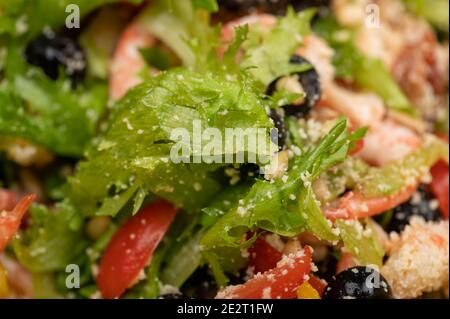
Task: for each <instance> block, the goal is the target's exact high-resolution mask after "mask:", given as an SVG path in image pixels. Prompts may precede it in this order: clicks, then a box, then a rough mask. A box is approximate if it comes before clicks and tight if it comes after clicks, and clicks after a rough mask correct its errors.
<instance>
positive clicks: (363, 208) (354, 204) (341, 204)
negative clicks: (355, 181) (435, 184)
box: [325, 183, 418, 220]
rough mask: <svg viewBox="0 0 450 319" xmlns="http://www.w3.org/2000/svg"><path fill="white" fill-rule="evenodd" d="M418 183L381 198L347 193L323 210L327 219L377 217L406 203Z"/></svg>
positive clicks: (354, 192)
mask: <svg viewBox="0 0 450 319" xmlns="http://www.w3.org/2000/svg"><path fill="white" fill-rule="evenodd" d="M417 187H418V183H414V184H413V185H409V186H407V187H406V188H404V189H402V190H400V191H399V192H397V193H395V194H393V195H389V196H383V197H374V198H365V197H364V196H363V195H362V194H361V193H359V192H357V191H350V192H347V193H346V194H345V195H344V197H342V198H340V199H339V200H337V202H335V203H333V204H332V205H329V206H328V207H326V208H325V216H326V217H327V218H328V219H331V220H335V219H338V218H342V219H358V218H365V217H371V216H375V215H378V214H380V213H382V212H385V211H387V210H389V209H392V208H394V207H396V206H398V205H400V204H401V203H403V202H405V201H407V200H408V199H409V198H410V197H411V196H412V195H413V194H414V192H415V191H416V189H417Z"/></svg>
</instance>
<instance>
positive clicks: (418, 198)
mask: <svg viewBox="0 0 450 319" xmlns="http://www.w3.org/2000/svg"><path fill="white" fill-rule="evenodd" d="M413 216H419V217H422V218H423V219H425V220H426V221H438V220H441V219H442V214H441V213H440V211H439V207H438V201H437V199H435V198H434V197H433V195H432V194H431V192H430V191H429V190H428V189H427V187H426V185H421V186H420V187H419V189H418V190H417V192H416V193H415V194H414V195H413V196H412V197H411V198H410V199H409V200H408V201H407V202H405V203H403V204H401V205H399V206H397V207H395V208H394V209H393V211H392V216H391V218H390V221H389V222H388V223H387V225H385V230H386V231H388V232H391V231H395V232H401V231H402V230H403V229H404V228H405V227H406V225H408V224H409V221H410V220H411V218H412V217H413Z"/></svg>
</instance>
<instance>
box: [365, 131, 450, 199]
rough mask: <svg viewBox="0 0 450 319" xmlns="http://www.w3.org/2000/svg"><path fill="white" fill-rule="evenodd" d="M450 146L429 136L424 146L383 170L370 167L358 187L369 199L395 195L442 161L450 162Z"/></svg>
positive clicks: (384, 167) (382, 168)
mask: <svg viewBox="0 0 450 319" xmlns="http://www.w3.org/2000/svg"><path fill="white" fill-rule="evenodd" d="M448 153H449V147H448V144H446V143H445V142H443V141H441V140H439V139H438V138H437V137H435V136H431V135H430V136H427V138H426V141H425V143H424V145H423V146H422V147H421V148H419V149H417V150H415V151H413V152H412V153H410V154H409V155H406V156H405V157H404V158H402V159H400V160H397V161H393V162H391V163H389V164H387V165H385V166H383V167H381V168H377V167H370V168H369V169H368V170H367V171H366V174H365V175H364V176H363V178H362V179H361V180H360V181H359V183H358V184H359V185H358V187H359V188H360V190H361V191H362V193H363V194H364V195H365V196H367V197H377V196H385V195H391V194H395V193H396V192H398V191H399V190H401V189H402V188H404V187H405V186H406V185H407V184H408V183H409V184H411V183H415V182H416V181H417V180H418V179H420V178H421V177H423V176H425V175H426V174H428V172H429V170H430V168H431V167H432V166H433V165H434V164H435V163H436V162H437V161H438V160H440V159H442V160H445V161H446V162H448Z"/></svg>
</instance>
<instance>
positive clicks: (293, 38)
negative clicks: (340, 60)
mask: <svg viewBox="0 0 450 319" xmlns="http://www.w3.org/2000/svg"><path fill="white" fill-rule="evenodd" d="M314 13H315V11H314V10H311V9H309V10H305V11H301V12H298V13H295V12H294V10H293V9H292V8H290V9H288V11H287V14H286V16H285V17H283V18H279V19H278V22H277V24H276V25H275V27H273V28H269V29H268V28H267V27H264V26H252V27H251V28H250V31H249V32H248V35H247V37H248V39H247V41H245V42H244V44H243V47H244V49H245V50H246V56H245V58H244V60H243V61H242V63H241V66H242V67H243V68H249V72H250V73H251V74H252V75H253V76H254V77H255V79H257V80H258V81H260V82H261V83H262V84H264V85H268V84H269V83H270V82H272V81H273V80H274V79H276V78H278V77H279V76H281V75H286V74H291V73H293V72H301V71H305V70H307V69H308V68H309V67H310V66H309V65H298V64H292V63H290V62H289V61H290V58H291V57H292V54H294V52H295V50H296V49H297V48H298V47H299V46H300V45H301V43H302V39H303V37H304V36H305V35H307V34H308V33H309V32H310V22H311V19H312V17H313V16H314Z"/></svg>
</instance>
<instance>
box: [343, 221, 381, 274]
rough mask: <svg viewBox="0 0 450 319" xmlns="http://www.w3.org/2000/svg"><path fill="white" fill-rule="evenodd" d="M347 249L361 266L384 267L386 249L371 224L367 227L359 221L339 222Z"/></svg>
mask: <svg viewBox="0 0 450 319" xmlns="http://www.w3.org/2000/svg"><path fill="white" fill-rule="evenodd" d="M336 225H337V227H338V229H339V233H340V237H341V238H342V241H343V243H344V246H345V248H346V249H347V250H348V251H349V252H350V253H352V255H353V256H354V257H355V258H356V260H357V261H358V263H359V264H361V265H376V266H378V267H381V266H382V265H383V257H384V249H383V247H382V245H381V243H380V242H379V240H378V238H377V237H376V233H375V231H374V230H373V228H372V226H371V225H370V224H367V225H366V226H365V227H364V226H363V225H362V224H361V222H359V221H358V220H337V221H336Z"/></svg>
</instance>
